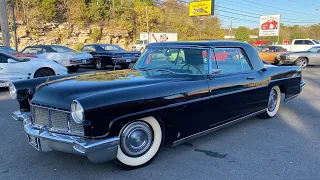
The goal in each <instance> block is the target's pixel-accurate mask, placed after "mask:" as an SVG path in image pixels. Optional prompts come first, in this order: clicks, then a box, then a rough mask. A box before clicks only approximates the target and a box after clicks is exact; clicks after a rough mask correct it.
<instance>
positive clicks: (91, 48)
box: [82, 46, 96, 51]
mask: <svg viewBox="0 0 320 180" xmlns="http://www.w3.org/2000/svg"><path fill="white" fill-rule="evenodd" d="M82 51H96V49H95V48H94V47H93V46H85V47H83V48H82Z"/></svg>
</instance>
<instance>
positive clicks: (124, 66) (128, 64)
mask: <svg viewBox="0 0 320 180" xmlns="http://www.w3.org/2000/svg"><path fill="white" fill-rule="evenodd" d="M120 66H121V68H122V69H128V68H129V66H130V63H127V64H121V65H120Z"/></svg>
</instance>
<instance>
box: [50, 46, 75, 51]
mask: <svg viewBox="0 0 320 180" xmlns="http://www.w3.org/2000/svg"><path fill="white" fill-rule="evenodd" d="M51 48H52V49H53V50H55V51H57V52H74V50H73V49H70V48H68V47H65V46H52V47H51Z"/></svg>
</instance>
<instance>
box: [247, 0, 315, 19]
mask: <svg viewBox="0 0 320 180" xmlns="http://www.w3.org/2000/svg"><path fill="white" fill-rule="evenodd" d="M242 1H245V2H248V3H252V4H257V5H261V6H264V7H269V8H272V9H274V8H275V9H279V10H282V11H288V9H282V8H279V7H274V6H269V5H265V4H260V3H256V2H253V1H249V0H242ZM289 11H290V12H296V13H300V14H305V15H308V16H312V17H314V15H313V14H307V13H302V12H298V11H292V10H289Z"/></svg>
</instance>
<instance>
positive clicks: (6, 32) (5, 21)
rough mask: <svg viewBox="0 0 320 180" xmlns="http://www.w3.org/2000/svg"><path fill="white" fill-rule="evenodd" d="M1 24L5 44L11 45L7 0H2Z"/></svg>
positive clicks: (0, 7)
mask: <svg viewBox="0 0 320 180" xmlns="http://www.w3.org/2000/svg"><path fill="white" fill-rule="evenodd" d="M0 25H1V33H2V41H3V45H5V46H8V47H10V33H9V22H8V11H7V3H6V0H0Z"/></svg>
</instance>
